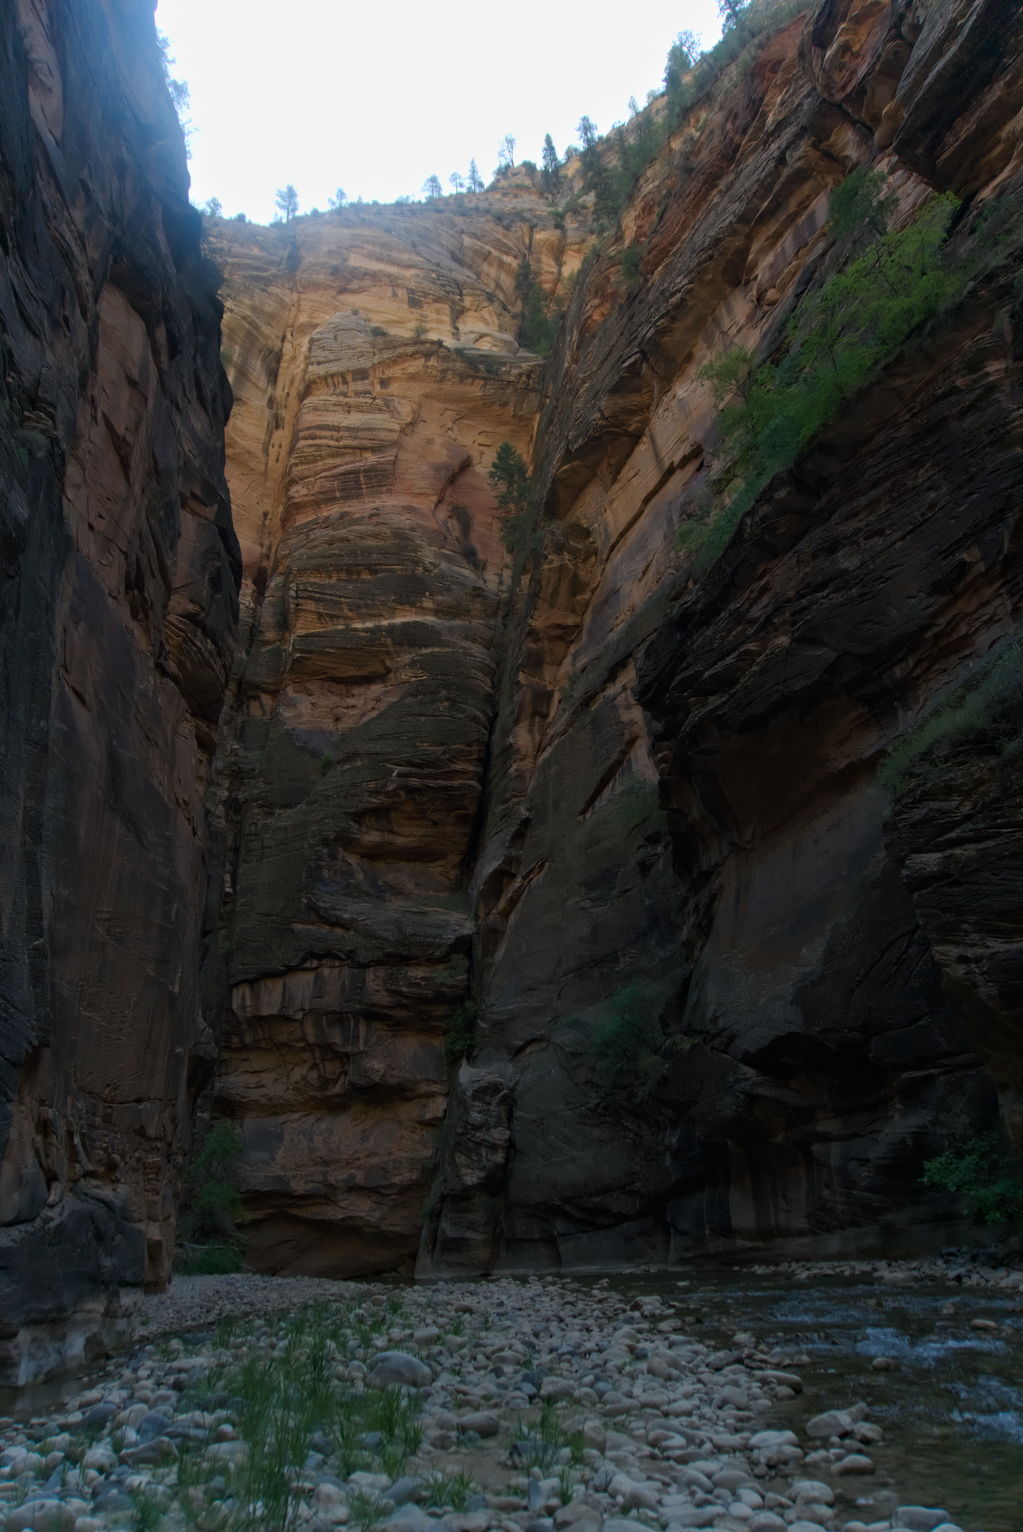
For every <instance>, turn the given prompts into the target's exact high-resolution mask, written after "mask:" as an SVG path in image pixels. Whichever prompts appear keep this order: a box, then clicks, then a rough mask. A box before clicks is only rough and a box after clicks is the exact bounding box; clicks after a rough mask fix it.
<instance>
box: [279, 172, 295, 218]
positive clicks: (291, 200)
mask: <svg viewBox="0 0 1023 1532" xmlns="http://www.w3.org/2000/svg"><path fill="white" fill-rule="evenodd" d="M274 207H275V208H276V209H277V211H278V212H279V213H280V215H281V217H282V218H283V219H284V222H285V223H290V222H291V220H292V219H293V218H294V216H295V214H296V213H297V212H298V192H297V191H296V190H295V188H294V187H293V186H292V184H291V182H290V181H289V182H288V184H287V186H278V188H277V190H276V191H275V192H274Z"/></svg>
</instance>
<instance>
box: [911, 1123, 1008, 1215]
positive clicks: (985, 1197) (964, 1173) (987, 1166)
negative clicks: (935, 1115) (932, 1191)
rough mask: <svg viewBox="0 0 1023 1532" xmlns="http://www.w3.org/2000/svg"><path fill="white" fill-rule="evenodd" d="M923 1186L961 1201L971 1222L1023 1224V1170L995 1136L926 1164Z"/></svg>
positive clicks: (968, 1143) (970, 1141) (973, 1140)
mask: <svg viewBox="0 0 1023 1532" xmlns="http://www.w3.org/2000/svg"><path fill="white" fill-rule="evenodd" d="M920 1179H921V1181H922V1182H923V1184H924V1186H940V1187H943V1188H944V1190H945V1191H948V1192H954V1193H955V1194H956V1195H957V1196H959V1197H961V1198H962V1201H963V1205H964V1207H965V1208H966V1211H967V1212H968V1213H969V1214H970V1216H971V1217H972V1218H978V1219H980V1221H981V1222H982V1223H986V1224H1011V1225H1013V1226H1015V1225H1018V1224H1019V1223H1020V1222H1021V1221H1023V1169H1021V1167H1020V1165H1019V1163H1018V1161H1016V1160H1015V1159H1013V1158H1012V1156H1011V1155H1010V1154H1009V1151H1008V1150H1007V1149H1006V1147H1005V1145H1004V1144H1002V1143H1000V1142H999V1140H998V1139H997V1138H996V1137H995V1135H994V1134H993V1133H986V1134H984V1135H983V1136H982V1137H979V1138H971V1139H968V1140H967V1141H966V1142H965V1143H964V1144H961V1145H960V1146H959V1147H958V1148H955V1149H946V1150H945V1153H944V1154H939V1155H937V1156H936V1157H935V1158H934V1159H932V1160H927V1161H926V1162H925V1164H924V1173H923V1175H922V1176H921V1178H920Z"/></svg>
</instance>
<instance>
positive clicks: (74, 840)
mask: <svg viewBox="0 0 1023 1532" xmlns="http://www.w3.org/2000/svg"><path fill="white" fill-rule="evenodd" d="M0 100H2V102H3V112H2V114H0V135H2V136H0V245H2V252H3V260H2V263H0V353H2V356H3V368H2V369H0V476H2V480H3V486H4V493H3V503H2V505H0V698H2V712H3V729H2V732H0V818H2V824H3V836H2V845H0V860H2V880H0V1381H3V1382H24V1381H26V1380H27V1379H29V1378H32V1377H36V1376H41V1375H44V1374H45V1373H46V1372H49V1371H52V1370H53V1369H54V1368H57V1367H61V1366H66V1365H74V1364H75V1363H77V1362H80V1361H81V1360H82V1359H83V1358H85V1357H88V1356H89V1355H91V1354H93V1352H94V1351H96V1350H98V1349H100V1348H102V1347H103V1346H105V1345H106V1344H108V1343H109V1341H110V1340H111V1339H112V1338H114V1337H116V1335H117V1334H119V1333H122V1332H123V1330H124V1328H125V1326H126V1324H127V1320H128V1313H127V1310H128V1299H129V1297H130V1294H131V1292H132V1290H134V1291H135V1292H136V1293H138V1292H139V1291H140V1290H141V1287H142V1285H143V1284H153V1285H159V1284H161V1283H163V1282H165V1281H166V1279H167V1277H168V1274H169V1270H170V1255H171V1249H172V1246H173V1231H174V1195H175V1183H176V1177H177V1169H178V1167H179V1165H180V1161H181V1158H182V1155H183V1153H184V1152H185V1150H186V1148H187V1145H188V1141H189V1137H190V1132H191V1115H192V1107H193V1101H194V1097H195V1094H196V1092H197V1090H198V1089H199V1086H200V1085H201V1083H202V1081H203V1079H204V1077H205V1076H206V1074H208V1072H209V1069H210V1066H211V1047H210V1035H209V1032H208V1029H207V1028H206V1027H205V1024H204V1022H203V1019H202V1016H201V1012H200V1007H199V1001H198V972H199V959H200V944H201V940H202V926H203V912H204V906H205V900H206V889H205V852H204V844H205V830H204V809H203V796H204V791H205V784H206V780H207V776H208V772H209V765H210V760H211V755H212V750H213V746H214V739H215V733H216V726H217V720H218V714H219V711H220V706H221V702H222V698H223V694H224V689H225V685H226V682H227V677H228V671H229V666H230V656H231V651H232V645H233V636H234V627H235V621H236V616H237V581H238V551H237V543H236V540H235V537H234V534H233V532H232V530H231V523H230V515H229V511H228V503H227V494H226V487H225V484H224V478H223V434H222V433H223V424H224V420H225V417H226V413H227V404H228V396H227V391H226V388H225V385H224V381H223V372H222V369H221V367H220V362H219V356H218V346H219V305H218V302H217V299H216V281H217V279H216V274H215V272H213V270H212V268H210V267H209V265H208V263H207V262H206V261H205V259H204V258H203V256H202V254H201V251H200V248H199V222H200V220H199V216H198V214H197V213H196V212H195V211H194V210H193V209H192V208H190V207H189V205H188V200H187V186H188V178H187V172H186V167H185V155H184V144H183V141H182V136H181V131H180V128H179V126H178V122H177V119H176V117H175V114H174V111H173V108H172V106H171V103H170V99H169V97H168V94H167V89H166V86H165V83H164V79H163V68H162V63H161V59H160V54H159V51H158V48H157V45H156V37H155V32H154V27H153V17H152V7H151V6H146V5H145V4H143V3H141V0H90V3H83V0H17V3H16V4H14V5H13V6H8V7H6V8H5V13H4V20H3V22H2V24H0Z"/></svg>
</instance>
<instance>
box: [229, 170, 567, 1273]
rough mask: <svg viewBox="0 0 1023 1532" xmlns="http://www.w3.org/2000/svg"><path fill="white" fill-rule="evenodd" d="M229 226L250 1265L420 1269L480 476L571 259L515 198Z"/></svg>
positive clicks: (462, 972)
mask: <svg viewBox="0 0 1023 1532" xmlns="http://www.w3.org/2000/svg"><path fill="white" fill-rule="evenodd" d="M519 200H520V203H521V204H522V205H520V206H517V207H516V208H515V211H514V214H509V213H508V212H505V211H504V201H503V200H502V199H501V198H497V197H494V198H486V197H475V198H466V199H463V203H462V206H461V207H460V209H459V210H458V211H456V212H451V211H448V210H447V209H445V210H443V211H440V210H437V209H434V208H433V207H430V206H426V207H409V208H390V209H380V210H375V209H374V210H371V211H362V210H360V209H358V208H355V209H350V210H347V211H346V212H345V213H343V214H341V215H332V216H328V217H322V218H319V219H312V218H310V219H304V220H299V221H298V222H297V223H296V224H294V225H293V226H291V227H285V228H279V229H271V230H266V229H254V228H249V227H247V226H238V225H235V224H231V223H220V224H218V225H217V226H216V230H215V233H214V235H213V247H214V253H215V254H216V256H217V258H218V259H219V260H220V261H221V262H222V263H223V266H224V270H225V273H226V279H227V281H226V289H225V296H226V301H227V313H226V318H225V356H226V360H227V365H228V370H229V374H230V376H231V381H232V385H233V387H234V390H235V400H236V403H235V408H234V413H233V416H232V420H231V425H230V429H229V436H228V447H229V453H230V461H231V483H232V492H233V496H234V502H235V507H236V511H235V515H236V520H237V524H238V527H239V531H240V535H241V540H242V545H243V549H244V551H245V556H246V575H247V592H248V605H247V611H248V615H249V621H250V630H249V640H248V649H247V655H246V660H245V664H244V667H243V668H242V669H241V670H240V672H239V676H238V680H237V701H236V708H235V713H234V719H233V724H232V739H233V743H232V745H231V747H230V748H231V768H230V769H231V777H230V781H231V784H232V785H231V794H230V803H229V809H228V814H229V818H230V826H229V838H230V844H231V852H230V867H229V873H228V877H229V886H230V895H229V899H228V901H227V904H226V910H225V945H226V947H227V949H228V950H229V952H230V976H229V982H230V987H231V1003H230V1011H229V1017H228V1021H227V1026H226V1031H225V1038H224V1048H223V1053H222V1058H221V1067H220V1071H219V1075H218V1082H217V1097H218V1103H219V1109H220V1110H223V1111H226V1112H228V1113H230V1114H231V1115H232V1116H234V1117H236V1118H237V1119H238V1120H239V1122H240V1124H241V1126H242V1128H243V1130H244V1133H245V1140H246V1154H245V1157H244V1168H243V1180H244V1190H245V1198H246V1208H247V1212H248V1215H249V1221H248V1222H247V1225H246V1232H247V1237H248V1243H249V1250H250V1255H251V1257H252V1259H253V1260H255V1261H256V1262H257V1263H258V1264H260V1265H262V1266H265V1267H267V1268H268V1269H272V1270H281V1269H302V1270H322V1271H366V1270H377V1269H390V1268H394V1267H399V1266H402V1265H405V1266H409V1265H410V1264H411V1261H412V1259H413V1257H414V1254H415V1250H416V1245H417V1241H418V1233H419V1225H420V1216H421V1214H420V1210H421V1205H422V1201H423V1198H424V1196H425V1192H426V1186H427V1181H428V1178H429V1174H430V1170H431V1164H432V1160H433V1156H434V1152H435V1146H436V1140H437V1131H438V1128H439V1125H440V1123H441V1120H442V1118H443V1114H444V1107H445V1100H446V1095H447V1077H448V1068H447V1064H446V1061H445V1056H444V1036H445V1030H446V1028H447V1026H448V1024H449V1023H450V1020H451V1017H452V1015H453V1013H454V1012H455V1011H457V1009H458V1008H459V1006H460V1005H461V1004H462V1003H463V1002H464V999H465V996H466V993H467V988H468V976H469V954H470V947H471V933H472V922H471V917H470V912H469V907H468V903H467V885H466V866H467V863H468V861H469V859H470V857H471V850H472V842H473V837H474V833H475V828H476V825H477V820H478V814H479V806H480V793H481V789H482V783H483V775H484V763H485V755H486V749H487V741H488V738H489V733H490V728H491V724H492V719H493V709H494V668H495V658H496V643H497V635H498V632H499V630H500V628H501V626H502V623H503V619H504V613H505V610H506V605H507V600H506V586H507V577H508V563H509V559H508V555H507V553H506V551H505V549H504V547H503V545H502V542H501V537H500V518H499V516H498V513H497V509H496V506H495V502H494V496H493V493H492V491H491V489H490V486H489V484H488V482H487V470H488V468H489V466H490V463H491V460H492V458H493V455H494V452H495V450H496V448H497V446H498V444H499V443H500V442H502V441H505V440H507V441H511V442H513V443H514V444H515V445H516V446H517V447H518V448H519V449H521V450H523V451H525V452H528V451H529V446H530V437H531V433H532V429H533V425H534V421H535V417H536V408H537V404H538V399H539V385H540V378H541V373H542V364H541V363H540V361H539V360H538V359H537V358H536V357H535V356H533V355H532V354H530V353H526V352H523V351H522V349H521V348H520V347H519V345H518V344H517V342H516V340H515V331H516V329H517V326H518V318H517V313H516V310H517V307H518V301H519V300H518V299H517V298H516V293H515V280H516V273H517V271H518V268H519V265H520V262H521V261H522V260H523V258H524V257H527V256H528V257H529V259H530V262H531V265H532V267H533V270H534V272H535V273H536V275H537V277H538V278H540V279H545V280H547V281H548V282H549V284H550V286H551V289H552V290H554V289H555V288H556V287H557V286H558V284H566V283H567V280H568V277H569V275H570V273H571V272H572V271H573V270H575V269H576V268H577V267H578V264H579V261H580V258H581V243H582V236H581V231H579V230H575V231H573V230H572V229H571V228H570V229H569V231H568V232H567V233H566V232H564V231H563V230H561V229H558V228H557V227H556V226H555V224H554V221H553V220H552V218H551V214H550V210H549V207H548V206H547V205H546V204H544V203H543V202H541V201H540V200H539V199H537V198H535V197H533V198H530V197H529V196H523V197H522V198H520V199H519Z"/></svg>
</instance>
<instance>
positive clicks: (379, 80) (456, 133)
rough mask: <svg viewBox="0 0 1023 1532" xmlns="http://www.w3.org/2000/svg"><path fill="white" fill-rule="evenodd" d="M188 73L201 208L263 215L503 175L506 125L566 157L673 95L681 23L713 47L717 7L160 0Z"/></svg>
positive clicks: (160, 14) (174, 68) (455, 0)
mask: <svg viewBox="0 0 1023 1532" xmlns="http://www.w3.org/2000/svg"><path fill="white" fill-rule="evenodd" d="M156 24H157V26H158V27H159V28H160V30H161V31H162V32H163V33H165V34H166V36H167V38H168V41H169V44H170V56H171V58H172V59H173V60H174V62H173V64H172V65H171V74H172V75H173V76H174V77H175V78H176V79H181V80H184V81H185V82H186V83H187V85H188V87H189V90H190V92H191V103H190V106H189V107H188V109H187V116H188V117H189V118H190V120H191V138H190V147H191V155H192V158H191V163H190V169H191V173H192V201H193V202H194V203H196V204H197V205H200V206H201V205H202V204H203V203H204V202H206V201H207V200H208V199H209V198H210V197H217V198H219V199H220V201H221V203H222V204H223V209H224V213H225V214H226V215H228V216H231V215H232V214H234V213H238V212H243V213H245V214H246V215H247V216H248V217H249V218H251V219H254V220H255V221H257V222H259V223H268V222H269V221H270V219H271V218H272V216H273V213H274V200H273V199H274V191H275V188H277V187H279V186H284V185H286V184H287V183H288V182H291V183H292V184H293V185H294V186H295V187H296V189H297V191H298V194H299V208H300V211H302V212H309V211H310V210H311V209H312V208H314V207H320V208H325V207H326V206H327V199H328V197H330V196H331V195H332V194H333V192H334V191H335V190H336V189H337V187H339V186H340V187H343V188H344V190H345V192H346V193H347V195H348V197H349V198H350V199H351V200H355V198H357V197H363V198H364V199H365V200H366V201H367V202H369V201H373V200H379V201H382V202H391V201H393V200H394V199H395V198H397V197H402V196H412V197H420V196H421V195H422V190H423V183H424V181H425V180H426V179H427V177H428V176H431V175H436V176H439V177H440V180H441V182H442V184H443V187H444V190H445V192H447V191H448V190H449V189H450V187H449V182H448V177H449V175H450V174H451V172H452V171H457V172H460V173H461V174H462V175H464V174H465V173H466V171H467V170H468V166H469V161H470V159H472V158H475V160H476V161H477V164H478V166H479V170H480V173H481V175H482V176H483V178H484V180H485V181H489V180H490V179H491V176H492V175H493V172H494V169H495V167H496V165H497V163H498V151H499V148H500V145H501V141H502V139H503V138H504V136H505V134H508V133H510V134H512V135H513V137H514V138H515V141H516V148H515V158H516V161H518V160H522V159H531V160H535V161H536V162H537V163H539V161H540V156H541V150H542V148H543V140H544V134H545V133H550V134H551V136H552V137H553V139H554V143H555V146H556V147H557V149H558V151H559V153H562V154H563V153H564V151H565V148H566V147H567V146H568V144H570V143H572V142H575V141H577V139H578V134H577V132H576V125H577V124H578V122H579V119H580V117H581V116H582V115H583V114H584V113H586V114H588V115H589V116H590V117H591V118H592V119H593V121H594V122H595V123H596V125H597V128H598V130H599V131H600V132H601V133H603V132H606V131H607V130H608V129H609V128H610V127H612V125H613V124H614V123H615V122H618V121H623V120H624V119H625V118H626V117H627V116H628V115H629V106H628V102H629V97H630V96H635V97H636V99H637V101H638V102H639V104H640V105H641V106H642V105H643V104H644V102H645V100H646V95H647V92H648V91H649V90H659V89H660V88H661V83H662V78H663V74H664V61H665V58H666V56H667V52H668V48H669V47H670V46H671V43H672V42H673V41H674V39H675V37H676V36H677V34H678V33H679V31H680V30H681V29H682V28H685V27H688V28H691V29H692V30H693V31H694V32H696V33H698V34H699V35H700V36H701V37H702V40H703V43H704V46H705V47H709V46H710V44H711V43H713V42H714V41H715V40H716V38H717V36H718V34H719V31H720V24H719V21H718V15H717V5H716V0H632V3H631V4H630V3H624V4H623V3H621V0H619V4H617V5H616V6H615V7H614V8H613V9H612V8H611V6H610V5H605V6H604V7H603V8H600V9H598V8H597V7H595V6H594V5H593V4H592V3H591V4H585V3H580V0H575V3H574V4H571V5H569V4H565V3H564V0H516V3H515V4H514V5H512V4H509V5H505V6H493V5H489V6H488V5H486V4H481V3H480V0H433V3H432V4H429V3H425V0H418V3H415V4H412V3H410V0H390V3H389V4H388V5H387V6H386V9H383V10H379V11H378V10H377V9H376V6H375V5H374V4H367V3H366V0H361V3H359V4H357V5H355V4H351V3H345V0H287V3H286V4H285V5H281V4H279V3H275V4H274V5H273V6H270V5H269V4H267V3H266V0H159V4H158V7H157V13H156Z"/></svg>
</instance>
